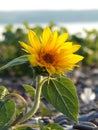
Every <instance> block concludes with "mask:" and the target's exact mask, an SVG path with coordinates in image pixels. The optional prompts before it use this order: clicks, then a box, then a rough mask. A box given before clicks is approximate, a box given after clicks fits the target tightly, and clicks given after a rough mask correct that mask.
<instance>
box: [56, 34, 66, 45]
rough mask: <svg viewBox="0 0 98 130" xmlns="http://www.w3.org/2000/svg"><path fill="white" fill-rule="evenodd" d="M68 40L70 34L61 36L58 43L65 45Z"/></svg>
mask: <svg viewBox="0 0 98 130" xmlns="http://www.w3.org/2000/svg"><path fill="white" fill-rule="evenodd" d="M67 38H68V33H64V34H61V35H60V36H59V37H58V39H57V43H63V42H65V41H66V40H67Z"/></svg>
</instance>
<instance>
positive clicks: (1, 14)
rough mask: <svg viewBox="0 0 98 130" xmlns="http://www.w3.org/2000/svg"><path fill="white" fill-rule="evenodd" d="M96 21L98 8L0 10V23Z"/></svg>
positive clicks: (97, 19)
mask: <svg viewBox="0 0 98 130" xmlns="http://www.w3.org/2000/svg"><path fill="white" fill-rule="evenodd" d="M24 21H27V22H28V23H37V24H40V23H49V22H50V21H53V22H54V23H79V22H82V23H86V22H89V23H92V22H98V10H78V11H77V10H64V11H62V10H61V11H57V10H56V11H54V10H51V11H49V10H42V11H0V24H16V23H18V24H19V23H23V22H24Z"/></svg>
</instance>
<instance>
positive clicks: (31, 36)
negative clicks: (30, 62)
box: [28, 30, 41, 50]
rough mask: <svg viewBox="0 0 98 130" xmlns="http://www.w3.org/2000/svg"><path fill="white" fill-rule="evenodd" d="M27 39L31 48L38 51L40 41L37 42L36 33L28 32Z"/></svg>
mask: <svg viewBox="0 0 98 130" xmlns="http://www.w3.org/2000/svg"><path fill="white" fill-rule="evenodd" d="M28 38H29V42H30V44H31V46H32V47H33V48H34V49H36V50H39V49H40V47H41V44H40V41H39V39H38V37H37V35H36V33H35V32H33V31H32V30H30V31H29V33H28Z"/></svg>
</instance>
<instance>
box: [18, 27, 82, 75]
mask: <svg viewBox="0 0 98 130" xmlns="http://www.w3.org/2000/svg"><path fill="white" fill-rule="evenodd" d="M67 38H68V33H64V34H61V35H59V36H58V32H57V31H54V32H51V30H50V29H49V27H46V28H45V29H44V31H43V33H42V37H41V40H40V39H38V37H37V35H36V33H35V32H33V31H32V30H30V31H29V33H28V39H29V42H30V44H26V43H24V42H20V44H21V46H22V47H23V48H24V49H25V51H26V52H27V53H28V59H29V61H30V63H31V64H32V66H33V67H41V68H44V69H45V70H46V71H47V72H48V73H50V74H62V73H64V71H65V70H73V67H74V66H76V63H77V62H79V61H81V60H82V59H83V57H82V56H80V55H77V54H74V53H75V52H76V51H77V50H78V49H79V48H80V45H73V44H72V42H67V41H66V40H67Z"/></svg>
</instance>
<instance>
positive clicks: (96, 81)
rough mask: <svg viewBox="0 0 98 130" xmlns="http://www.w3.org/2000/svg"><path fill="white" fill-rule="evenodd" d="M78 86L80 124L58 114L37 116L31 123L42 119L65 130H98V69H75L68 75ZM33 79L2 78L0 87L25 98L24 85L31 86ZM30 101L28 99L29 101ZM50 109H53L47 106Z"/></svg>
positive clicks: (45, 122) (0, 77) (0, 78)
mask: <svg viewBox="0 0 98 130" xmlns="http://www.w3.org/2000/svg"><path fill="white" fill-rule="evenodd" d="M68 77H69V78H71V79H72V80H73V82H74V84H75V86H76V89H77V94H78V97H79V102H80V113H79V124H74V123H73V122H71V121H70V120H69V119H68V118H67V117H66V116H65V115H63V114H61V113H59V112H56V114H52V115H50V116H42V117H41V116H40V115H39V116H37V117H34V119H32V120H31V121H29V123H30V122H33V123H37V121H38V119H40V120H41V121H42V122H43V124H44V125H46V124H48V123H58V124H59V125H61V126H63V128H64V129H65V130H74V129H77V130H98V67H92V68H89V67H86V68H82V69H75V70H74V72H71V73H68ZM31 82H32V79H30V78H28V77H22V78H17V77H6V76H0V85H4V86H6V87H7V88H8V89H9V91H10V92H12V91H14V92H18V93H19V94H21V95H22V96H24V97H25V98H27V95H26V94H25V91H24V89H23V87H22V84H25V83H26V84H31ZM27 100H28V99H27ZM47 106H48V107H49V109H53V110H54V108H52V107H51V106H49V105H47Z"/></svg>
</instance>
